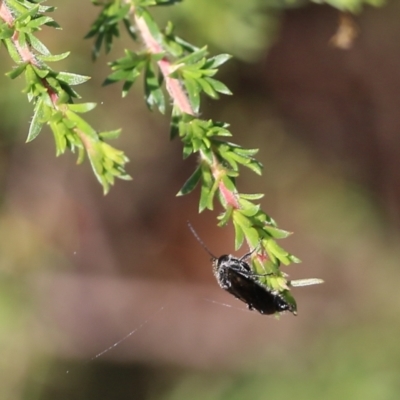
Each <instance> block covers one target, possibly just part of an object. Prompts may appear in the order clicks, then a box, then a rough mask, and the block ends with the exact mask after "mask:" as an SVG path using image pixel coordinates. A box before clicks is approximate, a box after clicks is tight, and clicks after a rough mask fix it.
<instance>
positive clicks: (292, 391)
mask: <svg viewBox="0 0 400 400" xmlns="http://www.w3.org/2000/svg"><path fill="white" fill-rule="evenodd" d="M51 3H52V4H54V5H56V6H58V10H57V13H56V14H55V15H54V16H55V19H56V20H57V21H58V22H59V23H60V24H61V26H62V27H63V30H62V31H52V30H49V31H46V32H45V31H44V32H42V34H41V38H42V40H43V41H44V42H45V43H46V45H47V46H48V47H49V48H50V50H51V51H52V52H53V53H61V52H64V51H67V50H71V51H72V55H71V56H70V57H69V58H68V59H66V60H65V61H63V63H59V64H57V65H54V68H56V69H67V70H69V71H71V72H77V73H81V74H87V75H90V76H92V77H93V78H92V80H91V81H90V82H89V83H88V84H85V85H82V86H81V87H78V90H79V92H80V94H81V95H82V96H83V99H84V101H96V102H98V103H99V106H98V108H97V109H96V110H95V111H94V112H92V113H90V114H87V115H88V118H89V119H91V121H92V122H93V123H94V124H95V126H97V127H98V129H99V130H100V129H101V130H106V129H114V128H117V127H122V128H123V134H122V136H121V137H120V139H118V141H117V142H116V146H117V147H120V148H123V149H124V150H125V151H126V153H127V155H128V156H129V158H130V160H131V162H130V164H129V165H128V171H129V173H130V174H131V175H132V176H133V181H131V182H123V181H121V182H117V184H116V185H115V187H113V188H112V190H111V192H110V194H108V195H107V196H106V197H104V196H103V195H102V189H101V187H100V185H99V184H98V183H97V182H96V181H95V179H94V177H93V174H92V172H91V170H90V166H89V165H88V163H87V162H86V163H85V164H84V165H82V166H76V165H75V157H74V156H73V155H68V154H67V155H64V156H62V157H59V158H56V157H55V155H54V153H55V149H54V144H53V139H52V137H51V133H50V132H49V131H48V130H45V131H44V132H43V133H42V134H41V135H40V136H39V137H38V138H37V139H36V140H35V141H34V142H32V143H29V144H25V143H24V141H25V137H26V135H27V130H28V123H29V121H30V118H31V114H32V110H31V105H29V104H28V103H27V101H26V98H25V97H24V95H23V94H22V93H21V90H22V88H23V81H22V79H18V80H16V81H12V82H11V81H9V80H7V78H5V77H4V72H6V71H7V70H9V69H10V68H11V67H12V64H11V62H10V61H8V58H7V54H6V52H5V51H4V49H3V62H2V66H1V70H2V72H3V73H2V74H1V76H2V77H1V94H0V103H1V104H0V115H1V136H0V152H1V157H0V160H1V162H0V196H1V197H0V198H1V202H0V354H1V357H0V398H1V399H7V400H53V399H57V400H64V399H68V400H70V399H74V400H87V399H88V400H92V399H93V400H106V399H107V400H108V399H112V400H125V399H135V400H136V399H138V400H140V399H146V400H147V399H151V400H158V399H166V400H187V399H199V400H200V399H201V400H208V399H210V400H211V399H213V400H214V399H215V400H217V399H218V400H220V399H221V400H224V399H237V400H242V399H253V400H257V399H271V400H272V399H273V400H275V399H292V398H295V399H299V400H303V399H304V400H310V399H335V400H336V399H352V400H358V399H362V400H370V399H371V400H372V399H379V400H389V399H393V400H397V399H399V398H400V290H399V288H398V285H399V281H400V268H399V262H400V248H399V247H400V246H399V243H400V242H399V227H400V113H399V108H400V46H399V43H400V25H399V23H398V21H399V18H400V3H399V2H398V1H396V0H393V1H388V2H387V3H386V4H384V5H383V4H381V5H380V7H378V8H373V7H371V6H365V7H364V8H363V9H362V10H361V9H360V10H358V11H359V13H358V14H357V15H356V16H355V17H354V19H350V20H347V19H346V18H347V17H345V20H343V15H342V16H341V15H340V14H339V12H338V10H337V9H335V8H333V7H330V6H328V5H316V4H311V3H309V2H308V1H297V2H295V1H292V2H284V1H276V0H275V1H261V0H257V1H256V0H252V1H245V2H244V1H239V0H237V1H235V0H229V1H222V0H218V1H217V0H201V1H200V0H185V1H184V2H183V3H182V4H181V5H177V6H174V7H170V8H164V9H162V10H160V11H157V17H158V18H159V21H160V22H161V23H163V22H164V21H166V20H167V19H172V20H173V21H174V22H175V23H176V25H177V29H178V32H179V33H180V34H181V36H184V37H185V38H188V39H189V40H191V41H193V42H194V43H195V44H197V45H198V46H202V45H204V44H206V43H207V44H210V49H211V51H212V52H229V53H233V54H234V55H235V57H236V58H235V59H234V60H232V61H231V62H230V63H229V64H228V65H226V66H225V67H224V68H222V71H221V73H220V75H219V78H220V79H222V80H223V81H224V82H226V83H227V84H228V86H229V87H230V88H231V89H232V91H233V92H234V96H231V97H229V98H228V97H225V98H222V99H221V100H220V101H211V100H205V101H204V109H203V114H202V115H203V116H204V117H205V118H208V117H212V118H215V119H219V120H224V121H227V122H229V123H230V124H231V127H232V131H233V133H234V140H235V141H236V142H237V143H240V144H241V145H243V146H244V147H250V148H254V147H256V148H260V153H259V157H258V158H259V160H260V161H262V163H263V164H264V174H263V176H262V177H258V176H255V175H254V174H252V173H250V172H248V171H243V172H242V174H241V178H240V180H239V182H238V185H239V189H240V191H241V192H244V193H246V192H247V193H261V192H262V193H266V196H265V198H264V199H263V200H262V206H263V209H264V210H265V211H267V212H268V213H269V214H270V215H271V216H272V217H273V218H274V219H275V220H277V222H278V224H279V226H280V227H281V228H283V229H286V230H289V231H293V232H294V234H293V235H292V236H291V237H290V238H288V239H285V240H284V241H283V242H282V245H283V247H285V248H286V249H288V250H289V251H290V252H292V253H293V254H295V255H296V256H298V257H299V258H301V259H302V261H303V263H302V264H300V265H292V266H290V267H288V268H287V269H286V272H287V273H289V274H290V277H291V278H292V279H296V278H308V277H319V278H323V279H324V280H325V284H324V285H319V286H311V287H306V288H298V289H294V294H295V297H296V299H297V302H298V309H299V310H298V311H299V315H298V316H297V317H294V316H292V315H283V316H282V317H281V318H280V319H276V318H274V317H266V316H261V315H259V314H256V313H255V312H249V311H247V310H246V308H245V306H244V305H243V304H242V303H240V302H239V301H237V300H235V299H234V298H233V297H232V296H230V295H229V294H227V293H225V292H223V291H222V290H221V289H219V288H218V286H217V283H216V282H215V280H214V278H213V276H212V273H211V266H210V262H209V256H208V255H207V254H206V253H205V252H204V250H203V249H202V248H201V247H200V246H199V244H198V243H197V242H196V240H195V239H194V238H193V236H192V235H191V234H190V232H189V231H188V229H187V226H186V221H187V220H190V221H191V222H192V224H193V225H194V226H195V228H196V229H197V231H198V233H199V234H200V236H201V237H202V238H203V240H204V241H205V242H206V243H207V245H208V246H209V247H210V249H211V250H212V251H213V252H214V253H215V254H217V255H220V254H225V253H231V252H233V230H232V227H231V226H228V227H226V228H223V229H219V228H217V227H216V216H217V215H218V210H216V211H215V212H205V213H204V214H202V215H198V214H197V208H198V192H195V193H193V194H191V195H189V196H186V197H183V198H177V197H175V194H176V193H177V192H178V190H179V189H180V187H181V186H182V184H183V182H184V181H185V180H186V179H187V177H188V176H190V174H191V172H192V171H193V168H194V167H195V165H196V159H195V158H192V159H189V160H186V161H182V156H181V151H182V148H181V144H180V143H179V141H178V140H176V141H174V142H170V141H169V138H168V125H169V121H168V118H167V117H163V116H160V115H158V114H157V113H150V112H149V111H148V110H147V109H146V107H145V105H144V101H143V94H142V88H141V87H140V84H138V85H136V87H135V88H134V90H133V91H132V93H131V94H130V95H129V96H128V98H126V99H124V100H122V99H121V97H120V89H121V88H120V87H117V86H109V87H106V88H102V87H101V83H102V81H103V80H104V78H105V77H106V76H107V74H108V73H109V70H108V67H107V66H106V62H107V61H110V60H113V59H115V58H117V57H120V56H121V54H122V51H123V48H124V47H131V46H132V44H131V42H130V41H129V39H128V38H127V37H126V35H125V34H123V35H122V37H121V41H120V42H118V43H117V45H116V47H115V49H114V50H113V53H112V54H110V55H108V56H102V57H101V58H100V59H99V60H98V61H97V62H96V63H93V62H92V61H91V57H90V51H91V42H90V41H88V40H86V41H85V40H81V39H82V38H83V37H84V35H85V34H86V33H87V31H88V30H89V26H90V23H91V22H92V21H93V20H94V18H95V16H96V13H97V10H96V8H94V7H93V6H92V5H91V3H90V2H89V1H87V2H83V1H68V2H65V1H55V0H53V1H52V2H51ZM331 3H332V4H334V5H335V2H331ZM336 3H337V4H336V5H340V4H342V3H346V2H345V1H344V0H343V1H336ZM348 3H349V4H350V3H352V4H356V3H357V2H355V1H354V0H353V1H348ZM375 3H377V4H378V3H379V2H378V1H376V2H375ZM361 11H362V12H361ZM343 21H345V22H343ZM346 21H347V22H346ZM349 21H350V22H349ZM346 23H347V24H349V25H346ZM346 27H347V28H349V27H350V29H348V30H347V31H346V30H345V29H344V28H346ZM340 29H342V31H341V30H340ZM343 29H344V31H343ZM346 32H347V33H346ZM337 35H339V37H338V36H337ZM340 35H342V36H340ZM343 35H344V36H343ZM339 39H342V40H339ZM129 333H131V335H130V336H129V337H128V338H127V339H126V340H125V341H123V342H122V343H121V344H120V345H119V346H116V347H114V348H112V349H110V351H108V352H106V353H105V354H102V355H101V356H99V357H96V355H98V354H99V353H101V352H102V351H103V350H105V349H107V348H108V347H109V346H111V345H112V344H113V343H115V342H117V341H119V340H121V339H122V338H124V337H125V336H126V335H128V334H129Z"/></svg>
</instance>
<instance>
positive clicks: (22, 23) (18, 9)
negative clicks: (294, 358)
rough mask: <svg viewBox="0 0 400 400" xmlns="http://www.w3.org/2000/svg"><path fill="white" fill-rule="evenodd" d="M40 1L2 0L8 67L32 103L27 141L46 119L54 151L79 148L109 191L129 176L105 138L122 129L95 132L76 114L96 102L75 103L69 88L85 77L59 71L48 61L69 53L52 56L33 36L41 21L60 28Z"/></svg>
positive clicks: (0, 29) (0, 23)
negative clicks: (21, 78)
mask: <svg viewBox="0 0 400 400" xmlns="http://www.w3.org/2000/svg"><path fill="white" fill-rule="evenodd" d="M42 2H43V0H34V1H28V0H7V1H0V40H1V42H2V43H3V44H4V45H5V47H6V49H7V51H8V53H9V54H10V57H11V58H12V59H13V61H14V62H15V64H16V66H15V68H14V69H13V70H12V71H10V72H8V73H7V75H8V77H10V78H11V79H15V78H17V77H18V76H20V75H22V74H23V75H24V77H25V82H26V86H25V89H24V92H25V93H26V94H27V96H28V100H29V102H31V103H32V104H33V108H34V114H33V118H32V120H31V124H30V128H29V132H28V137H27V142H30V141H32V140H33V139H35V138H36V137H37V136H38V135H39V133H40V132H41V130H42V128H43V125H45V124H47V125H49V126H50V129H51V130H52V132H53V135H54V140H55V144H56V154H57V156H58V155H60V154H63V153H65V151H66V150H67V149H69V150H71V151H72V152H75V150H77V151H78V163H81V162H82V161H83V160H84V157H85V153H86V154H87V156H88V158H89V160H90V163H91V166H92V169H93V171H94V173H95V176H96V178H97V179H98V180H99V182H100V183H101V184H102V186H103V190H104V193H107V192H108V190H109V188H110V185H112V184H113V183H114V180H115V178H120V179H130V177H129V175H128V174H127V173H126V172H125V164H126V163H127V162H128V158H127V157H126V156H125V155H124V153H123V152H122V151H120V150H117V149H115V148H114V147H112V146H110V145H109V144H107V143H106V142H105V139H111V138H116V137H118V135H119V133H120V131H119V130H114V131H108V132H100V133H98V132H97V131H96V130H95V129H94V128H93V127H92V126H91V125H90V124H89V123H87V122H86V121H85V120H84V119H83V118H82V117H81V116H79V114H83V113H86V112H88V111H91V110H92V109H93V108H94V107H95V106H96V104H95V103H80V104H74V99H78V98H80V96H79V95H78V93H77V92H76V91H75V90H74V89H73V88H72V87H73V86H75V85H79V84H81V83H84V82H86V81H87V80H88V79H89V77H87V76H83V75H78V74H73V73H70V72H57V71H54V70H53V69H51V68H50V67H49V66H48V65H47V64H46V63H49V62H55V61H60V60H63V59H65V58H66V57H68V55H69V53H63V54H59V55H53V54H51V53H50V51H49V50H48V49H47V47H46V46H45V45H44V44H43V43H42V42H41V41H40V40H39V39H38V38H37V37H36V36H35V33H36V32H38V31H40V30H41V29H42V28H43V27H44V26H46V27H51V28H59V26H58V24H57V23H56V22H55V21H54V20H53V19H52V18H51V17H49V16H45V15H44V13H49V12H52V11H54V7H46V6H41V5H39V4H40V3H42Z"/></svg>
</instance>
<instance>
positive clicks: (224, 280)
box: [188, 222, 323, 315]
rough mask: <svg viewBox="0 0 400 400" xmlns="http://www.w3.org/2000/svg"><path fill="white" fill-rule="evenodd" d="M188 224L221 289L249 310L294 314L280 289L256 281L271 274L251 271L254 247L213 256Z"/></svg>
mask: <svg viewBox="0 0 400 400" xmlns="http://www.w3.org/2000/svg"><path fill="white" fill-rule="evenodd" d="M188 226H189V229H190V230H191V232H192V233H193V235H194V237H195V238H196V239H197V241H198V242H199V243H200V244H201V246H202V247H203V248H204V250H205V251H206V252H207V253H208V254H209V255H210V256H211V261H212V268H213V273H214V276H215V278H216V280H217V282H218V284H219V286H220V287H221V288H222V289H224V290H226V291H227V292H229V293H231V294H232V295H234V296H235V297H236V298H237V299H239V300H241V301H243V302H244V303H246V304H247V307H248V308H249V310H256V311H258V312H259V313H260V314H265V315H271V314H275V313H281V312H284V311H289V312H291V313H292V314H293V315H297V309H296V304H295V303H294V302H293V303H291V302H289V301H288V300H287V299H286V298H285V297H284V295H283V294H282V292H280V291H278V290H273V289H271V288H269V287H268V286H266V285H264V284H262V283H261V282H260V280H259V277H262V276H267V275H272V274H264V275H260V274H256V273H254V272H253V270H252V269H251V267H250V265H249V262H248V260H249V258H250V256H251V255H252V254H253V252H254V251H255V250H256V249H254V250H252V251H250V252H248V253H246V254H245V255H243V256H242V257H240V258H237V257H235V256H233V255H230V254H229V255H228V254H225V255H222V256H220V257H216V256H214V255H213V254H212V253H211V251H210V250H209V249H208V248H207V246H206V245H205V244H204V242H203V241H202V240H201V239H200V237H199V235H198V234H197V232H196V231H195V230H194V228H193V227H192V225H191V224H190V223H189V222H188ZM322 282H323V281H322V280H321V279H300V280H297V281H291V282H290V283H291V285H292V286H306V285H313V284H318V283H322Z"/></svg>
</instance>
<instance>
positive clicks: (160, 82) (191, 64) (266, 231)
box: [87, 0, 320, 310]
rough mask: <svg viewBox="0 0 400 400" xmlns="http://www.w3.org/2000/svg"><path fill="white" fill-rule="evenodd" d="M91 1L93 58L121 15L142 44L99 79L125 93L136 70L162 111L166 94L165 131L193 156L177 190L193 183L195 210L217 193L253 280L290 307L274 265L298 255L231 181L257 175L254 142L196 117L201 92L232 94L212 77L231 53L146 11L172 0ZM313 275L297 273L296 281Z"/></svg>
mask: <svg viewBox="0 0 400 400" xmlns="http://www.w3.org/2000/svg"><path fill="white" fill-rule="evenodd" d="M92 2H93V3H94V4H95V5H98V6H102V10H101V12H100V13H99V15H98V17H97V19H96V21H95V22H94V23H93V25H92V28H91V30H90V32H89V33H88V35H87V37H93V38H95V42H94V47H93V57H94V58H96V57H97V56H98V55H99V53H100V51H101V48H102V47H104V50H105V51H106V52H109V51H110V49H111V48H112V44H113V41H114V39H115V37H117V36H118V35H119V24H120V23H121V22H122V23H123V26H124V27H125V28H126V29H127V31H128V33H129V34H130V36H131V38H132V39H133V40H134V41H140V42H141V43H142V44H143V45H144V49H142V50H140V51H137V52H134V51H131V50H125V55H124V56H123V57H122V58H119V59H117V60H116V61H114V62H111V63H110V67H111V69H112V73H111V74H110V75H109V76H108V78H107V79H106V80H105V82H104V83H105V84H111V83H117V82H121V83H122V84H123V87H122V95H123V96H124V97H125V96H126V95H127V93H128V92H129V90H130V88H131V87H132V85H133V84H134V83H135V82H136V81H137V79H138V78H139V77H140V76H142V77H143V80H144V95H145V101H146V103H147V105H148V107H149V108H150V109H158V110H159V111H160V112H161V113H163V114H164V113H166V109H167V107H166V99H165V91H164V89H166V92H167V93H168V96H169V98H170V99H171V100H172V108H171V129H170V137H171V139H174V138H178V137H179V138H180V140H181V141H182V143H183V157H184V158H187V157H189V156H190V155H192V154H197V155H198V156H199V163H198V166H197V168H196V169H195V171H194V172H193V174H192V175H191V176H190V177H189V179H188V180H187V181H186V183H185V184H184V185H183V187H182V188H181V190H180V191H179V193H178V196H181V195H186V194H188V193H190V192H192V191H193V190H194V189H195V188H196V187H197V186H198V185H200V186H201V190H200V200H199V212H202V211H204V210H205V209H209V210H213V208H214V202H215V199H217V200H218V202H219V203H220V206H222V209H223V212H222V213H221V214H220V215H219V216H218V219H219V225H220V226H222V225H225V224H227V223H228V222H229V221H232V222H233V225H234V229H235V248H236V249H239V248H240V247H241V246H242V244H243V243H244V242H245V241H246V242H247V244H248V246H249V247H251V248H255V247H258V251H257V252H255V253H254V254H253V256H252V265H253V268H254V271H255V272H256V273H257V274H260V275H264V276H263V277H260V280H261V281H262V282H263V283H264V284H265V285H267V286H268V287H269V288H270V289H271V290H276V291H279V292H280V293H281V294H282V296H284V298H285V299H286V300H287V301H288V303H289V304H291V305H292V307H293V309H294V310H295V309H296V302H295V300H294V298H293V297H292V295H291V294H290V291H289V286H290V285H291V282H290V281H288V280H287V279H286V275H285V274H284V273H283V272H281V271H280V266H281V265H282V264H284V265H288V264H290V263H298V262H300V260H299V259H298V258H297V257H295V256H294V255H292V254H290V253H289V252H287V251H286V250H284V249H283V248H282V247H280V246H279V245H278V244H277V242H276V240H277V239H283V238H286V237H287V236H288V235H289V234H290V233H289V232H287V231H284V230H282V229H279V228H278V226H277V224H276V222H275V221H274V220H273V219H272V218H271V217H270V216H269V215H267V214H266V213H265V212H264V211H263V210H262V209H261V206H260V204H258V203H256V201H257V200H259V199H261V198H262V197H263V195H262V194H242V193H239V191H238V189H237V186H236V178H238V177H239V173H240V167H246V168H249V169H250V170H252V171H253V172H255V173H256V174H258V175H261V172H262V165H261V164H260V163H259V162H258V161H257V160H256V159H255V158H254V156H255V154H256V153H257V152H258V149H244V148H243V147H241V146H239V145H237V144H235V143H232V142H230V141H227V140H224V139H226V138H227V137H231V136H232V133H231V132H230V130H229V124H227V123H225V122H217V121H213V120H205V119H202V118H200V117H199V111H200V107H201V99H202V95H206V96H208V97H211V98H212V99H218V97H219V95H220V94H225V95H230V94H231V92H230V90H229V89H228V88H227V87H226V85H225V84H223V83H222V82H220V81H219V80H217V79H215V77H214V76H215V75H216V73H217V72H218V68H219V67H220V66H221V65H222V64H224V63H225V62H226V61H228V60H229V58H230V56H229V55H227V54H220V55H217V56H214V57H209V53H208V50H207V47H203V48H198V47H196V46H194V45H192V44H190V43H188V42H186V41H184V40H183V39H182V38H180V37H178V36H176V35H175V34H174V27H173V25H172V23H170V22H169V23H168V24H167V26H166V27H165V29H163V30H162V29H160V28H159V27H158V25H157V23H156V22H155V20H154V19H153V17H152V15H151V14H150V12H149V6H156V5H171V4H173V3H177V2H178V1H173V0H170V1H163V0H136V1H134V2H133V1H109V2H107V4H100V2H98V1H94V0H92ZM319 282H320V281H319V280H304V281H302V283H303V284H312V283H319ZM299 285H300V284H299ZM293 286H295V282H293Z"/></svg>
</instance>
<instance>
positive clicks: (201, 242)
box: [187, 221, 217, 260]
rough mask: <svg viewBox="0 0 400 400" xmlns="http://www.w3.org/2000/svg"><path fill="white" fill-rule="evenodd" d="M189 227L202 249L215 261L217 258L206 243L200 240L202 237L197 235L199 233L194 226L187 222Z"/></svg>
mask: <svg viewBox="0 0 400 400" xmlns="http://www.w3.org/2000/svg"><path fill="white" fill-rule="evenodd" d="M187 224H188V227H189V229H190V230H191V232H192V233H193V236H194V237H195V238H196V239H197V241H198V242H199V243H200V244H201V247H203V249H204V250H205V251H206V252H207V253H208V254H209V255H210V256H211V257H212V259H213V260H216V259H217V257H215V256H214V254H213V253H211V251H210V250H209V249H208V247H207V246H206V245H205V243H204V242H203V241H202V240H201V239H200V236H199V235H198V234H197V232H196V231H195V230H194V228H193V226H192V224H191V223H190V222H189V221H187Z"/></svg>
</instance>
